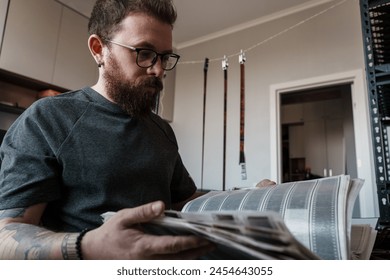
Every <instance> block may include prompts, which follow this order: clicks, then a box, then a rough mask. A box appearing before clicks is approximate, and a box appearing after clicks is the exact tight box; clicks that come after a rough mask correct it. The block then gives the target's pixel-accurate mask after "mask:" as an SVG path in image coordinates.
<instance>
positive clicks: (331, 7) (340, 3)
mask: <svg viewBox="0 0 390 280" xmlns="http://www.w3.org/2000/svg"><path fill="white" fill-rule="evenodd" d="M348 1H350V0H342V1H340V2H338V3H336V4H334V5H332V6H330V7H328V8H327V9H325V10H322V11H321V12H319V13H317V14H314V15H312V16H310V17H308V18H307V19H304V20H302V21H300V22H298V23H296V24H294V25H292V26H290V27H288V28H286V29H284V30H282V31H280V32H279V33H276V34H275V35H272V36H270V37H268V38H267V39H265V40H263V41H261V42H259V43H257V44H255V45H253V46H251V47H249V48H247V49H245V50H243V51H244V52H245V53H247V52H250V51H252V50H253V49H255V48H257V47H259V46H261V45H264V44H265V43H268V42H269V41H271V40H273V39H275V38H277V37H279V36H281V35H283V34H285V33H287V32H289V31H291V30H293V29H295V28H297V27H299V26H301V25H303V24H305V23H307V22H308V21H311V20H313V19H314V18H316V17H318V16H320V15H322V14H324V13H327V12H328V11H330V10H332V9H334V8H336V7H338V6H340V5H342V4H344V3H346V2H348ZM240 53H241V51H240V52H237V53H234V54H231V55H227V56H224V57H218V58H212V59H209V62H218V61H222V60H224V58H225V57H227V58H228V59H229V58H232V57H236V56H239V55H240ZM199 63H204V60H193V61H182V62H180V61H179V62H178V64H199Z"/></svg>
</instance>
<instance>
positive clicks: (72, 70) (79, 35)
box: [52, 7, 98, 89]
mask: <svg viewBox="0 0 390 280" xmlns="http://www.w3.org/2000/svg"><path fill="white" fill-rule="evenodd" d="M97 78H98V67H97V65H96V63H95V60H94V59H93V58H92V55H91V53H90V51H89V49H88V19H87V18H85V17H83V16H81V15H79V14H77V13H75V12H73V11H72V10H70V9H68V8H66V7H64V8H63V13H62V17H61V25H60V32H59V38H58V48H57V53H56V59H55V67H54V75H53V82H52V83H53V84H55V85H57V86H61V87H64V88H68V89H78V88H82V87H85V86H92V85H93V84H95V83H96V81H97Z"/></svg>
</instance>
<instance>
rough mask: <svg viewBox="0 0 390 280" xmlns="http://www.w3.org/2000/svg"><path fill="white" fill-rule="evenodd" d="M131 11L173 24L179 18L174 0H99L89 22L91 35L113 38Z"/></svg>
mask: <svg viewBox="0 0 390 280" xmlns="http://www.w3.org/2000/svg"><path fill="white" fill-rule="evenodd" d="M129 13H144V14H147V15H149V16H152V17H154V18H156V19H158V20H160V21H161V22H164V23H167V24H170V25H171V26H173V24H174V23H175V21H176V18H177V13H176V9H175V6H174V5H173V2H172V0H97V1H96V3H95V6H94V7H93V10H92V14H91V17H90V19H89V23H88V32H89V35H92V34H96V35H98V36H99V37H101V38H104V39H111V36H112V34H113V33H115V32H117V31H119V30H120V28H121V26H120V23H121V22H122V20H123V19H124V18H125V17H126V16H128V15H129Z"/></svg>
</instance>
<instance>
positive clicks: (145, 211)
mask: <svg viewBox="0 0 390 280" xmlns="http://www.w3.org/2000/svg"><path fill="white" fill-rule="evenodd" d="M163 212H164V204H163V203H162V202H161V201H157V202H153V203H149V204H146V205H142V206H139V207H136V208H131V209H123V210H121V211H118V212H117V213H116V214H115V215H114V216H112V217H111V218H110V219H109V220H108V221H107V222H105V223H104V224H103V225H102V226H101V227H99V228H97V229H95V230H92V231H89V232H88V233H87V234H86V235H85V236H84V238H83V239H82V242H81V244H82V252H83V256H84V259H138V260H141V259H196V258H198V257H200V256H202V255H205V254H206V253H208V252H210V251H211V250H213V249H214V246H213V245H212V244H211V243H210V242H208V241H207V240H205V239H202V238H199V237H196V236H155V235H150V234H145V233H144V232H143V231H142V229H141V226H140V224H141V223H144V222H148V221H150V220H152V219H154V218H157V217H159V216H161V215H162V214H163Z"/></svg>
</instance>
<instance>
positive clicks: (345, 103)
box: [280, 83, 357, 182]
mask: <svg viewBox="0 0 390 280" xmlns="http://www.w3.org/2000/svg"><path fill="white" fill-rule="evenodd" d="M280 120H281V121H280V126H281V127H280V131H281V139H280V143H281V145H282V147H281V149H280V150H281V152H282V154H281V162H282V166H281V174H282V178H281V179H282V182H291V181H300V180H307V179H314V178H321V177H327V176H334V175H339V174H348V175H350V176H351V178H356V177H357V168H356V166H357V162H356V151H355V132H354V123H353V112H352V96H351V84H350V83H346V84H338V85H330V86H322V87H316V88H310V89H305V90H297V91H287V92H284V93H282V94H281V95H280Z"/></svg>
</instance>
